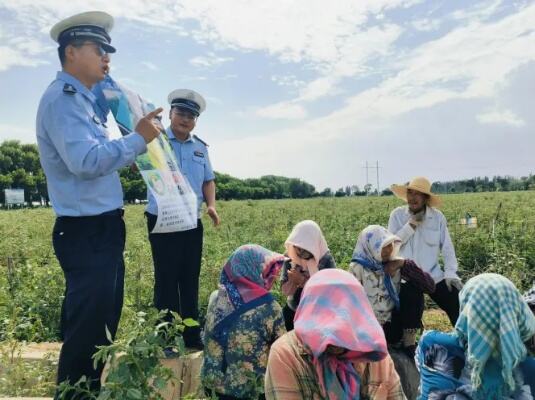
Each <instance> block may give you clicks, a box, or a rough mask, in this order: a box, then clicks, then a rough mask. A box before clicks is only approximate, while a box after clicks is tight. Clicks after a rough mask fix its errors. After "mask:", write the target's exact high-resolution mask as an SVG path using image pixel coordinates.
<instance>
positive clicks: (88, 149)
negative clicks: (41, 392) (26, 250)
mask: <svg viewBox="0 0 535 400" xmlns="http://www.w3.org/2000/svg"><path fill="white" fill-rule="evenodd" d="M112 26H113V18H112V17H111V16H110V15H108V14H106V13H103V12H88V13H82V14H77V15H75V16H72V17H70V18H67V19H66V20H63V21H61V22H59V23H57V24H56V25H55V26H54V27H53V28H52V30H51V32H50V34H51V36H52V38H53V39H54V41H56V42H58V44H59V48H58V54H59V58H60V61H61V65H62V71H61V72H58V74H57V77H56V80H54V81H53V82H52V83H51V84H50V86H49V87H48V88H47V90H46V91H45V93H44V94H43V97H42V98H41V102H40V104H39V110H38V112H37V121H36V125H37V126H36V130H37V144H38V147H39V154H40V160H41V165H42V166H43V170H44V172H45V174H46V177H47V185H48V193H49V195H50V200H51V201H52V205H53V207H54V211H55V213H56V215H57V219H56V223H55V225H54V229H53V233H52V235H53V238H52V241H53V245H54V251H55V253H56V257H57V258H58V261H59V263H60V266H61V268H62V270H63V273H64V276H65V282H66V291H65V300H64V303H63V308H62V321H61V334H62V337H63V347H62V349H61V353H60V358H59V365H58V378H57V381H58V383H60V382H63V381H65V380H68V381H69V382H70V383H71V384H74V383H75V382H76V381H78V379H79V378H80V377H81V376H83V375H85V376H86V377H87V378H88V379H90V380H92V386H93V388H94V389H95V390H98V389H99V387H100V375H101V372H102V367H103V366H102V365H99V366H98V367H97V369H96V370H95V369H94V368H93V361H92V359H91V357H92V355H93V354H94V352H95V351H96V346H99V345H104V344H107V343H108V340H107V338H106V328H107V329H108V330H109V332H110V333H111V336H112V337H114V336H115V333H116V331H117V326H118V324H119V318H120V315H121V309H122V304H123V283H124V261H123V250H124V244H125V226H124V221H123V219H122V215H123V210H122V206H123V192H122V188H121V183H120V180H119V175H118V173H117V170H118V169H119V168H122V167H124V166H127V165H130V164H132V163H133V162H134V159H135V158H136V156H138V155H139V154H141V153H143V152H145V151H146V144H147V143H149V142H150V141H152V140H153V139H154V138H155V137H157V136H158V134H159V129H158V127H157V125H156V124H154V123H153V119H154V118H155V117H156V116H157V114H159V113H160V112H161V111H162V109H161V108H160V109H157V110H155V111H154V112H151V113H149V114H148V115H146V116H145V117H144V118H142V119H141V120H140V121H139V123H138V124H137V126H136V129H135V132H133V133H132V134H130V135H128V136H123V137H121V138H120V139H117V140H110V139H109V138H108V133H107V131H106V126H105V125H104V123H103V121H102V120H101V119H102V112H101V111H100V109H98V107H97V105H96V98H95V96H94V95H93V93H92V92H91V89H92V87H93V86H94V85H95V84H96V83H97V82H99V81H101V80H102V79H103V78H104V77H105V75H106V74H107V73H108V70H109V62H110V57H109V53H113V52H115V48H114V47H112V46H111V45H110V43H111V38H110V36H109V31H110V30H111V28H112Z"/></svg>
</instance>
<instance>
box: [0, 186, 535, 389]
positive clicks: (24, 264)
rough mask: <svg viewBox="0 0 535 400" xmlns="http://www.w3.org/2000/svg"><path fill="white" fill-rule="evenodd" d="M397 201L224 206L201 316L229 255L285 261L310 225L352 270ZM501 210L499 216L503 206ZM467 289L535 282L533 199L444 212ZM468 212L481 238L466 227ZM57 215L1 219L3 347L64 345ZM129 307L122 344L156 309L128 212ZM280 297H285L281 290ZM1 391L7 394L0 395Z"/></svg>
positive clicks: (469, 199) (138, 210)
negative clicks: (360, 247) (485, 281)
mask: <svg viewBox="0 0 535 400" xmlns="http://www.w3.org/2000/svg"><path fill="white" fill-rule="evenodd" d="M400 204H401V202H400V201H399V200H398V199H396V198H394V197H381V198H363V197H353V198H316V199H308V200H260V201H228V202H219V203H218V209H219V213H220V216H221V218H222V225H221V226H220V227H218V228H214V227H212V226H211V224H210V222H209V220H208V219H204V221H203V222H204V225H205V242H204V253H203V261H202V272H201V289H200V297H201V298H200V303H201V307H202V308H203V309H204V308H205V307H206V303H207V299H208V296H209V294H210V292H211V291H212V290H214V289H215V288H216V286H217V282H218V279H219V273H220V270H221V267H222V265H223V263H224V262H225V260H226V258H227V257H228V255H229V254H230V253H231V252H232V251H233V250H234V249H235V248H236V247H238V246H239V245H241V244H245V243H258V244H260V245H262V246H265V247H267V248H270V249H272V250H276V251H280V252H282V251H283V249H284V240H285V239H286V237H287V236H288V234H289V232H290V231H291V229H292V227H293V225H294V224H295V223H296V222H298V221H300V220H303V219H313V220H315V221H316V222H318V223H319V224H320V226H321V227H322V229H323V231H324V233H325V236H326V238H327V241H328V243H329V247H330V249H331V251H332V253H333V255H334V257H335V259H336V261H337V263H338V265H339V266H340V267H343V268H347V266H348V264H349V261H350V258H351V254H352V251H353V247H354V245H355V241H356V238H357V235H358V233H359V232H360V230H361V229H363V228H364V227H365V226H367V225H369V224H382V225H386V224H387V221H388V216H389V213H390V211H391V210H392V209H393V208H394V207H396V206H398V205H400ZM500 204H501V206H500ZM442 210H443V212H444V214H445V215H446V217H447V219H448V221H449V229H450V232H451V235H452V239H453V242H454V245H455V249H456V252H457V257H458V259H459V264H460V275H461V277H462V278H463V279H467V278H469V277H470V276H473V275H475V274H478V273H481V272H484V271H492V272H498V273H502V274H504V275H506V276H507V277H508V278H510V279H511V280H512V281H513V282H514V283H515V284H516V285H517V286H518V287H519V288H520V289H522V290H523V289H526V288H527V287H528V286H529V285H531V283H532V281H533V279H534V278H535V272H534V271H535V192H534V191H530V192H509V193H481V194H463V195H448V196H445V197H444V206H443V208H442ZM466 212H469V213H470V214H472V215H473V216H476V217H477V219H478V223H479V226H478V228H476V229H467V228H466V227H464V226H461V225H459V223H458V222H459V219H460V218H461V217H463V216H464V215H465V213H466ZM53 222H54V215H53V212H52V210H51V209H33V210H17V211H2V212H0V237H1V241H0V271H1V273H0V341H5V340H8V339H17V340H27V341H54V340H57V338H58V322H59V313H60V304H61V301H62V298H63V297H62V296H63V285H64V283H63V275H62V273H61V269H60V267H59V265H58V262H57V260H56V259H55V256H54V253H53V249H52V245H51V230H52V225H53ZM126 223H127V243H126V253H125V262H126V271H127V275H126V282H125V290H126V292H125V306H124V309H123V316H122V320H121V325H120V329H119V335H121V334H122V332H125V329H129V328H130V327H131V326H132V324H133V323H134V317H135V313H136V312H137V311H140V310H143V311H148V310H150V309H151V304H152V283H153V272H152V259H151V254H150V246H149V243H148V240H147V232H146V225H145V219H144V216H143V207H142V206H128V207H127V208H126ZM275 293H276V294H278V288H275ZM0 386H1V385H0Z"/></svg>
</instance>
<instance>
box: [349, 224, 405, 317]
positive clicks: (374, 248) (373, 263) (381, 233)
mask: <svg viewBox="0 0 535 400" xmlns="http://www.w3.org/2000/svg"><path fill="white" fill-rule="evenodd" d="M391 243H393V244H394V251H393V252H392V255H391V256H390V257H391V258H393V257H395V256H396V255H397V252H398V251H399V247H400V245H401V239H400V238H399V237H397V236H396V235H393V234H392V233H390V232H389V231H388V230H386V229H385V228H383V227H382V226H380V225H370V226H368V227H367V228H365V229H364V230H363V231H362V232H361V233H360V235H359V238H358V239H357V244H356V245H355V250H354V251H353V257H351V261H354V262H357V263H359V264H360V265H362V266H363V267H364V268H366V269H369V270H371V271H374V272H380V273H382V274H384V277H385V279H384V282H385V287H386V290H387V292H388V295H389V296H390V298H391V299H392V301H393V302H394V304H395V305H396V308H399V295H398V292H397V291H396V288H395V287H394V284H393V283H392V279H391V278H390V275H389V274H385V272H384V265H383V260H382V258H381V250H382V249H383V247H385V246H388V245H389V244H391Z"/></svg>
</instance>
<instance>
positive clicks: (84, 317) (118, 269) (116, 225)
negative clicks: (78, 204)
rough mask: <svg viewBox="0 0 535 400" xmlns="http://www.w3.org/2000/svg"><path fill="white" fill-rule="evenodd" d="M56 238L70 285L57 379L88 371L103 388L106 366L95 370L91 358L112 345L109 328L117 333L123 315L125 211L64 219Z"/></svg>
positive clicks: (73, 380)
mask: <svg viewBox="0 0 535 400" xmlns="http://www.w3.org/2000/svg"><path fill="white" fill-rule="evenodd" d="M52 242H53V246H54V251H55V253H56V257H57V258H58V261H59V264H60V266H61V268H62V270H63V274H64V276H65V284H66V290H65V299H64V301H63V307H62V318H61V336H62V338H63V346H62V348H61V352H60V356H59V365H58V377H57V382H58V383H60V382H63V381H65V380H68V381H69V382H70V383H71V384H74V383H76V382H77V381H78V379H80V377H82V375H85V376H86V377H87V378H88V379H89V380H92V381H93V382H92V387H93V388H94V389H95V390H98V389H99V388H100V375H101V373H102V368H103V365H102V364H99V365H98V366H97V368H96V369H94V368H93V360H92V358H91V357H92V355H93V354H94V353H95V352H96V350H97V349H96V346H100V345H106V344H109V341H108V339H107V338H106V327H107V328H108V330H109V331H110V333H111V335H112V338H114V337H115V333H116V332H117V326H118V325H119V319H120V317H121V309H122V306H123V293H124V260H123V251H124V244H125V225H124V221H123V219H122V217H121V215H120V214H119V213H116V214H114V215H102V216H95V217H59V218H57V219H56V223H55V225H54V229H53V233H52ZM77 398H79V397H77Z"/></svg>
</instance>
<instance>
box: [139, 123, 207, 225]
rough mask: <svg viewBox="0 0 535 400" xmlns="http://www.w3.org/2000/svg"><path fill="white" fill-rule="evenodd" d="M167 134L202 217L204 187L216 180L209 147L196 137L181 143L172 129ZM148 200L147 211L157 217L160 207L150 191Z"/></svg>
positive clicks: (148, 191)
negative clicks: (195, 196) (205, 184)
mask: <svg viewBox="0 0 535 400" xmlns="http://www.w3.org/2000/svg"><path fill="white" fill-rule="evenodd" d="M165 132H166V133H167V137H168V138H169V143H170V144H171V147H172V148H173V151H174V152H175V156H176V160H177V162H178V167H179V168H180V172H182V174H183V175H184V177H185V178H186V179H187V180H188V182H189V184H190V185H191V188H192V189H193V191H194V192H195V194H196V195H197V207H198V212H199V217H200V213H201V207H202V203H203V201H204V200H205V199H204V195H203V192H202V185H203V183H204V182H208V181H212V180H214V179H215V174H214V171H213V169H212V164H211V163H210V157H209V156H208V147H207V146H206V144H204V143H203V142H202V141H201V140H199V139H198V138H197V137H196V136H195V135H190V136H189V138H188V139H186V140H185V141H184V142H181V141H179V140H178V139H177V138H176V137H175V135H174V134H173V131H171V127H168V128H167V129H166V130H165ZM147 198H148V200H149V204H148V205H147V208H146V211H147V212H149V213H151V214H153V215H157V214H158V205H157V204H156V199H155V198H154V196H153V195H152V193H151V192H150V190H147Z"/></svg>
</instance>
